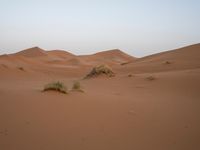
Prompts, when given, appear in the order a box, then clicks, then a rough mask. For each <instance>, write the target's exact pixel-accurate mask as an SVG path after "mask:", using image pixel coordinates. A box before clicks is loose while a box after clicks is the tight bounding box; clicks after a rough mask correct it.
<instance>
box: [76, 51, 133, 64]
mask: <svg viewBox="0 0 200 150" xmlns="http://www.w3.org/2000/svg"><path fill="white" fill-rule="evenodd" d="M79 57H80V58H81V59H83V60H85V61H86V62H90V63H93V64H95V65H99V64H103V63H106V64H109V65H117V64H118V65H119V64H122V63H126V62H131V61H134V60H135V59H136V58H134V57H132V56H130V55H128V54H126V53H124V52H122V51H120V50H118V49H114V50H108V51H103V52H99V53H96V54H93V55H85V56H79Z"/></svg>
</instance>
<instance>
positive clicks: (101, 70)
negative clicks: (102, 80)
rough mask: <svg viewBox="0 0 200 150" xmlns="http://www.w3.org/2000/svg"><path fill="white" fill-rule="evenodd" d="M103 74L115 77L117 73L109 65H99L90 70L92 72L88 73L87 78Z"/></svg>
mask: <svg viewBox="0 0 200 150" xmlns="http://www.w3.org/2000/svg"><path fill="white" fill-rule="evenodd" d="M101 74H105V75H107V76H109V77H113V76H114V75H115V74H114V72H113V71H112V69H111V68H110V67H109V66H107V65H99V66H96V67H94V68H93V69H92V70H91V71H90V73H89V74H87V75H86V77H85V78H91V77H95V76H98V75H101Z"/></svg>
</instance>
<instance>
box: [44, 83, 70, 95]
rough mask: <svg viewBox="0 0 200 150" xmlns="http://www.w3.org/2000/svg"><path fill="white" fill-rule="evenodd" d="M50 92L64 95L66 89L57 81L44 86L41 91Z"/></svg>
mask: <svg viewBox="0 0 200 150" xmlns="http://www.w3.org/2000/svg"><path fill="white" fill-rule="evenodd" d="M51 90H53V91H58V92H61V93H65V94H66V93H67V87H66V86H65V85H64V83H62V82H59V81H57V82H52V83H49V84H47V85H45V86H44V89H43V91H51Z"/></svg>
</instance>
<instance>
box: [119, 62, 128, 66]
mask: <svg viewBox="0 0 200 150" xmlns="http://www.w3.org/2000/svg"><path fill="white" fill-rule="evenodd" d="M129 63H130V62H123V63H121V64H120V65H122V66H123V65H127V64H129Z"/></svg>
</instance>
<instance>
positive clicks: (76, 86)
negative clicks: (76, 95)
mask: <svg viewBox="0 0 200 150" xmlns="http://www.w3.org/2000/svg"><path fill="white" fill-rule="evenodd" d="M72 90H74V91H80V92H83V90H82V89H81V84H80V82H79V81H75V82H74V83H73V86H72Z"/></svg>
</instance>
